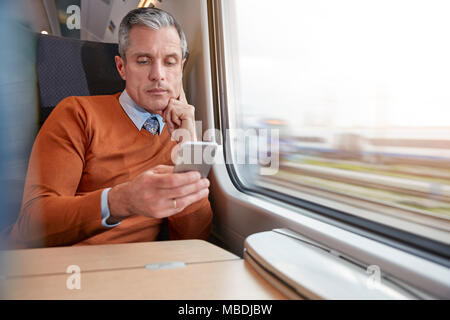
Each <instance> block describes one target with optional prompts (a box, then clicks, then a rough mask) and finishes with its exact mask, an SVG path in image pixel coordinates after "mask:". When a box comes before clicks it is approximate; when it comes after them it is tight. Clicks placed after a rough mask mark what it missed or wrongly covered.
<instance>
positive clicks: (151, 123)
mask: <svg viewBox="0 0 450 320" xmlns="http://www.w3.org/2000/svg"><path fill="white" fill-rule="evenodd" d="M144 128H145V129H146V130H147V131H149V132H150V133H152V134H153V135H155V134H156V133H157V132H158V133H159V122H158V119H156V117H155V116H150V117H149V118H148V119H147V120H145V122H144Z"/></svg>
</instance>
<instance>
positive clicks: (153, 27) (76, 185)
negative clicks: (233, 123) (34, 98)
mask: <svg viewBox="0 0 450 320" xmlns="http://www.w3.org/2000/svg"><path fill="white" fill-rule="evenodd" d="M119 54H120V57H119V56H117V57H116V61H115V62H116V66H117V69H118V71H119V73H120V75H121V77H122V78H123V79H124V80H125V81H126V88H125V90H124V91H123V92H122V93H118V94H115V95H109V96H92V97H69V98H66V99H64V100H63V101H61V102H60V103H59V105H58V106H57V107H56V108H55V110H54V111H53V112H52V114H51V115H50V116H49V118H48V119H47V120H46V122H45V124H44V125H43V126H42V128H41V130H40V132H39V134H38V136H37V138H36V141H35V144H34V146H33V150H32V153H31V157H30V163H29V168H28V173H27V180H26V183H25V191H24V197H23V203H22V210H21V213H20V216H19V218H18V220H17V222H16V224H15V226H14V228H13V230H12V232H11V239H12V242H13V244H16V245H20V246H25V247H36V246H60V245H83V244H103V243H121V242H137V241H152V240H155V239H156V237H157V235H158V233H159V231H160V226H161V223H162V221H163V219H165V218H167V221H168V231H169V235H170V238H171V239H185V238H201V239H206V238H207V237H208V235H209V231H210V225H211V220H212V213H211V208H210V205H209V202H208V200H207V195H208V187H209V181H208V180H207V179H201V177H200V174H199V173H197V172H188V173H181V174H174V173H172V170H173V167H172V166H170V165H171V164H172V161H171V151H172V148H173V147H174V146H176V142H175V141H173V140H172V139H171V134H173V133H174V132H175V130H180V129H183V130H185V131H187V132H188V133H190V136H191V138H192V139H195V130H194V123H195V119H194V107H192V106H190V105H189V104H188V103H187V101H186V98H185V96H184V92H183V88H182V72H183V67H184V63H185V61H186V57H187V54H188V52H187V45H186V38H185V36H184V33H183V31H182V29H181V27H180V26H179V24H178V23H177V22H176V21H175V20H174V18H173V17H172V16H171V15H170V14H168V13H167V12H165V11H162V10H159V9H153V8H141V9H136V10H133V11H130V12H129V13H128V14H127V15H126V16H125V17H124V19H123V20H122V23H121V25H120V29H119Z"/></svg>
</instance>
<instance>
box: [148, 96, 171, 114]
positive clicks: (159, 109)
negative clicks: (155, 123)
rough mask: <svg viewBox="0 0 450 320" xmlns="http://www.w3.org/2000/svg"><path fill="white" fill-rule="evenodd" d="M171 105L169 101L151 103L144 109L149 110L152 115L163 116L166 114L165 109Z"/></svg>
mask: <svg viewBox="0 0 450 320" xmlns="http://www.w3.org/2000/svg"><path fill="white" fill-rule="evenodd" d="M168 104H169V100H167V101H161V102H157V103H150V104H148V105H146V106H145V107H144V109H145V110H147V111H148V112H150V113H156V114H160V115H162V113H163V112H164V109H166V108H167V105H168Z"/></svg>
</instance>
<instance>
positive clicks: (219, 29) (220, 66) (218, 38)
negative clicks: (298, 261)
mask: <svg viewBox="0 0 450 320" xmlns="http://www.w3.org/2000/svg"><path fill="white" fill-rule="evenodd" d="M207 9H208V10H207V11H208V26H209V28H208V29H209V46H210V53H211V54H210V58H211V78H212V79H211V80H212V83H211V85H212V99H213V107H214V125H215V128H216V129H218V130H219V131H220V132H221V137H218V140H217V141H218V142H219V143H222V144H223V156H224V159H225V166H226V170H227V172H228V176H229V178H230V180H231V182H232V184H233V186H234V187H235V188H236V189H237V190H238V191H239V192H242V193H244V194H247V195H250V196H254V197H258V198H261V199H265V200H268V201H271V200H272V201H273V200H276V201H280V202H282V203H285V204H287V205H290V206H292V207H294V208H297V209H299V210H298V214H305V213H304V212H305V211H307V212H308V214H307V215H308V216H309V217H311V218H313V219H317V220H319V221H321V222H324V223H327V224H331V225H333V226H337V227H339V228H342V229H344V230H346V231H349V232H352V233H355V234H358V235H360V236H363V237H366V238H368V239H371V240H375V241H378V242H381V243H383V244H386V245H388V246H391V247H393V248H396V249H399V250H402V251H405V252H407V253H410V254H413V255H415V256H418V257H421V258H424V259H426V260H429V261H431V262H434V263H437V264H439V265H442V266H445V267H448V268H450V248H449V247H448V246H447V245H446V244H445V243H442V242H439V241H436V240H432V239H429V238H425V237H423V236H420V235H418V234H414V233H411V232H408V231H405V230H401V229H398V228H394V227H391V226H388V225H384V224H380V223H378V222H375V221H371V220H368V219H364V218H362V217H358V216H355V215H352V214H350V213H347V212H345V211H341V210H337V209H335V208H330V207H327V206H324V205H321V204H318V203H315V202H311V201H308V200H305V199H300V198H296V197H293V196H291V195H288V194H284V193H281V192H278V191H276V190H269V189H267V188H263V187H258V186H255V187H254V188H249V187H248V186H246V185H245V184H244V183H243V182H242V181H241V180H240V179H239V176H238V174H237V172H236V169H235V166H234V164H233V163H232V161H230V160H231V159H232V156H231V150H230V141H228V136H227V134H226V130H227V129H229V127H230V126H229V114H228V101H227V97H228V92H227V87H226V68H225V51H224V46H225V39H224V32H223V28H224V25H223V21H222V17H223V9H222V1H221V0H208V2H207ZM221 21H222V22H221ZM300 211H301V212H300Z"/></svg>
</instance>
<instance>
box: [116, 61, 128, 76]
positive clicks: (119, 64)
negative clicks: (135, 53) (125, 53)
mask: <svg viewBox="0 0 450 320" xmlns="http://www.w3.org/2000/svg"><path fill="white" fill-rule="evenodd" d="M114 59H115V61H116V68H117V71H119V74H120V77H121V78H122V79H123V80H127V79H126V77H125V61H123V59H122V58H121V57H120V56H115V57H114Z"/></svg>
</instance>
